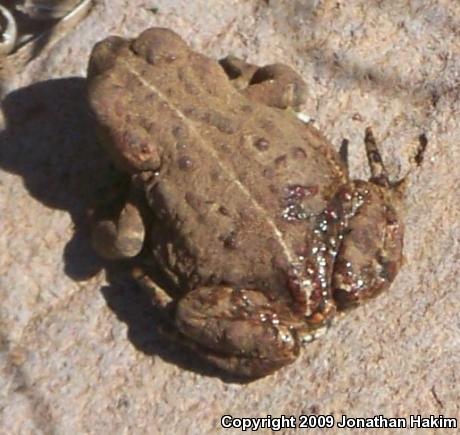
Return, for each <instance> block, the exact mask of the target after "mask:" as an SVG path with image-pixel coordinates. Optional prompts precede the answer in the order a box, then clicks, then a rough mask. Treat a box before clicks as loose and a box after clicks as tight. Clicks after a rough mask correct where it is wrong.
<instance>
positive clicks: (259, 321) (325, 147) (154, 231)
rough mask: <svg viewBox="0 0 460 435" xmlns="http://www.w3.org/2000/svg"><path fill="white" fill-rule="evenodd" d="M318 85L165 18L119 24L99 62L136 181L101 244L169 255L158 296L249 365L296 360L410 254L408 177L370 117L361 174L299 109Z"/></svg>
mask: <svg viewBox="0 0 460 435" xmlns="http://www.w3.org/2000/svg"><path fill="white" fill-rule="evenodd" d="M306 93H307V89H306V85H305V83H304V82H303V80H302V78H301V77H300V76H299V75H298V74H297V73H296V72H295V71H294V70H293V69H291V68H290V67H288V66H286V65H283V64H272V65H268V66H264V67H257V66H254V65H251V64H248V63H246V62H244V61H242V60H240V59H238V58H235V57H227V58H225V59H223V60H221V61H220V62H217V61H215V60H212V59H210V58H208V57H206V56H204V55H202V54H199V53H197V52H195V51H193V50H192V49H191V48H189V47H188V46H187V44H186V43H185V42H184V41H183V40H182V39H181V38H180V37H179V36H178V35H177V34H176V33H174V32H173V31H171V30H168V29H162V28H151V29H148V30H146V31H144V32H143V33H142V34H141V35H140V36H138V37H137V38H136V39H133V40H127V39H123V38H121V37H109V38H107V39H105V40H104V41H102V42H100V43H98V44H97V45H96V46H95V47H94V50H93V52H92V55H91V59H90V62H89V68H88V99H89V104H90V107H91V111H92V113H93V115H94V117H95V119H96V121H97V126H98V128H97V129H98V134H99V136H100V139H101V143H102V144H103V146H104V147H105V149H106V152H107V154H108V155H109V156H110V158H111V159H112V161H113V163H114V165H115V166H116V167H117V168H118V169H119V170H121V171H123V172H124V173H126V174H129V179H130V183H131V187H130V189H129V193H128V194H127V198H126V202H125V204H124V206H123V207H121V209H120V210H119V213H117V214H116V215H115V216H112V217H104V218H102V217H101V218H95V220H94V225H93V244H94V247H95V248H96V250H97V251H98V252H99V253H100V254H101V255H102V256H104V257H106V258H110V259H123V258H130V257H135V256H138V257H141V258H144V259H147V260H152V261H153V262H154V263H155V264H156V266H158V267H159V268H161V270H162V272H163V273H164V275H165V276H166V277H167V279H168V285H167V288H166V289H164V290H161V289H159V288H158V287H157V288H156V295H155V297H154V300H155V301H156V302H157V303H158V304H159V305H160V306H161V307H162V308H163V309H164V310H165V312H166V313H167V316H169V317H168V318H169V319H170V321H171V324H172V325H173V326H174V330H175V331H176V334H177V335H176V336H177V337H178V338H179V339H180V340H181V341H182V342H183V343H185V344H187V345H188V346H189V347H190V348H192V349H193V350H195V351H196V352H197V354H198V355H200V356H201V357H203V358H205V359H206V360H207V361H209V362H211V363H213V364H214V365H216V366H218V367H220V368H222V369H224V370H226V371H228V372H231V373H233V374H236V375H241V376H248V377H260V376H264V375H266V374H268V373H271V372H273V371H275V370H276V369H278V368H280V367H282V366H284V365H286V364H289V363H291V362H293V361H294V360H295V359H296V358H297V357H298V355H299V352H300V349H301V347H302V345H303V344H304V343H308V342H309V341H311V340H312V339H313V338H314V337H315V336H317V335H318V333H319V331H321V330H322V329H324V327H325V326H326V325H328V324H329V323H330V322H331V320H332V319H333V318H334V316H336V315H337V314H338V313H341V312H344V311H346V310H347V309H349V308H351V307H354V306H357V305H358V304H360V303H362V302H364V301H366V300H368V299H370V298H373V297H374V296H376V295H377V294H379V293H381V292H382V291H383V290H385V289H387V288H388V287H389V286H390V284H391V282H392V281H393V280H394V278H395V276H396V274H397V272H398V269H399V268H400V265H401V259H402V245H403V226H402V224H401V221H400V218H399V217H398V210H399V208H400V207H399V205H400V203H401V198H402V190H403V189H402V186H403V183H401V182H396V183H392V182H390V181H389V179H388V176H387V173H386V171H385V168H384V165H383V163H382V160H381V157H380V154H379V152H378V149H377V147H376V144H375V140H374V137H373V135H372V132H371V130H370V129H369V128H368V129H367V130H366V134H365V138H364V143H365V147H366V151H367V157H368V161H369V166H370V170H371V178H370V179H369V180H368V181H362V180H352V179H350V177H349V175H348V169H347V162H346V161H345V160H346V159H345V158H341V156H340V154H339V153H338V152H337V151H336V150H335V149H334V147H333V146H332V145H331V144H330V142H328V140H327V139H326V138H325V137H324V136H323V135H322V134H321V133H320V132H319V131H318V130H317V129H316V128H315V127H313V126H312V125H311V124H310V123H306V122H304V121H302V120H301V119H299V117H298V116H295V112H294V110H295V109H298V108H299V107H300V105H301V104H302V102H303V101H305V98H306ZM293 109H294V110H293ZM146 264H148V261H147V262H146ZM144 276H149V272H148V268H146V272H145V274H144ZM162 292H163V293H162Z"/></svg>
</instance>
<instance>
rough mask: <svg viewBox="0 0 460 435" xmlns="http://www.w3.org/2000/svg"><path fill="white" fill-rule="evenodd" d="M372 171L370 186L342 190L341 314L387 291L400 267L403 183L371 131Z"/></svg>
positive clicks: (336, 287)
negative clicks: (393, 173)
mask: <svg viewBox="0 0 460 435" xmlns="http://www.w3.org/2000/svg"><path fill="white" fill-rule="evenodd" d="M364 142H365V146H366V154H367V158H368V161H369V167H370V170H371V178H370V180H369V181H368V182H365V181H361V180H357V181H354V182H353V189H352V190H353V193H347V192H342V193H341V194H342V195H345V196H347V195H348V198H342V200H343V201H342V205H343V207H344V208H345V210H344V211H345V213H344V216H345V220H346V221H347V222H346V228H347V230H346V232H345V234H343V235H342V237H343V240H342V243H341V245H340V248H339V250H338V253H337V257H336V262H335V265H334V271H333V275H332V291H333V297H334V300H335V302H336V304H337V308H338V309H339V310H343V309H346V308H349V307H351V306H354V305H357V304H358V303H360V302H363V301H364V300H367V299H369V298H372V297H374V296H376V295H378V294H379V293H381V292H382V291H384V290H386V289H387V288H388V287H389V286H390V284H391V282H392V281H393V280H394V278H395V277H396V274H397V273H398V270H399V268H400V267H401V264H402V258H403V257H402V249H403V237H404V228H403V224H402V222H401V219H400V216H399V213H400V210H401V201H402V197H403V190H404V180H405V178H404V179H403V180H400V181H397V182H390V180H389V178H388V174H387V171H386V169H385V167H384V164H383V162H382V158H381V156H380V153H379V151H378V148H377V145H376V142H375V139H374V136H373V134H372V131H371V129H370V128H367V129H366V134H365V139H364Z"/></svg>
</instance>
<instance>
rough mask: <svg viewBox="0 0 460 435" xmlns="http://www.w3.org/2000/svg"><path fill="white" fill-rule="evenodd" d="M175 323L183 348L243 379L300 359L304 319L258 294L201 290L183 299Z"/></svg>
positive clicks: (259, 375) (282, 305) (207, 288)
mask: <svg viewBox="0 0 460 435" xmlns="http://www.w3.org/2000/svg"><path fill="white" fill-rule="evenodd" d="M174 320H175V324H176V325H177V328H178V330H179V331H180V332H181V334H183V339H184V340H187V341H186V342H185V343H184V344H186V345H188V347H190V348H192V349H193V350H195V351H196V352H198V353H199V354H200V355H201V356H202V357H203V358H204V359H206V360H207V361H209V362H211V363H212V364H214V365H216V366H218V367H220V368H221V369H223V370H225V371H227V372H230V373H233V374H236V375H239V376H245V377H251V378H254V377H261V376H264V375H267V374H269V373H271V372H273V371H275V370H276V369H278V368H280V367H282V366H284V365H287V364H290V363H291V362H293V361H294V360H295V359H296V358H297V356H298V355H299V347H300V345H299V343H300V339H299V337H298V335H297V332H296V328H297V327H301V326H302V324H301V322H300V320H299V319H298V318H296V317H295V316H294V315H293V314H292V312H291V311H290V310H289V307H288V306H287V305H285V304H283V303H282V302H276V301H272V300H270V299H269V298H268V297H267V295H265V294H264V293H262V292H260V291H257V290H235V289H232V288H230V287H225V286H217V287H202V288H198V289H196V290H194V291H192V292H190V293H188V294H187V295H185V296H184V297H183V298H182V299H181V300H179V302H178V304H177V307H176V311H175V319H174Z"/></svg>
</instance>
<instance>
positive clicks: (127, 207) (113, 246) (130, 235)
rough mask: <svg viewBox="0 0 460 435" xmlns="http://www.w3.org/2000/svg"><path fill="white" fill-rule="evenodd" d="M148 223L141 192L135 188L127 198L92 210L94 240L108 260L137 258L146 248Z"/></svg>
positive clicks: (98, 249)
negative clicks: (143, 248)
mask: <svg viewBox="0 0 460 435" xmlns="http://www.w3.org/2000/svg"><path fill="white" fill-rule="evenodd" d="M144 239H145V224H144V220H143V217H142V213H141V210H140V198H139V193H138V192H136V191H135V190H134V188H133V187H131V189H130V191H129V193H128V196H127V199H125V198H124V197H123V195H122V197H121V200H119V201H109V204H104V205H101V206H99V207H98V208H97V209H96V210H94V211H92V212H91V242H92V245H93V247H94V249H95V251H96V252H97V253H98V254H99V255H100V256H101V257H103V258H106V259H108V260H119V259H124V258H132V257H135V256H136V255H137V254H139V252H140V251H141V250H142V247H143V244H144Z"/></svg>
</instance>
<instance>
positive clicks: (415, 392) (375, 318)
mask: <svg viewBox="0 0 460 435" xmlns="http://www.w3.org/2000/svg"><path fill="white" fill-rule="evenodd" d="M105 3H106V5H105V6H104V4H103V2H102V1H101V2H97V5H96V7H95V9H94V10H93V11H92V12H91V14H90V16H89V17H88V18H87V19H86V20H85V21H83V22H82V23H81V24H80V25H79V26H78V27H77V28H76V29H75V30H73V31H72V32H70V33H68V34H67V35H65V37H63V38H62V39H61V40H60V41H59V42H58V43H56V44H54V45H52V46H50V45H48V46H46V47H38V49H37V53H38V56H37V57H36V58H35V59H34V60H33V61H32V62H30V63H29V64H28V65H27V66H25V67H20V66H18V65H20V62H19V61H18V60H14V59H13V60H14V61H15V62H16V67H15V66H14V62H13V63H12V64H11V65H10V67H9V68H10V69H8V70H6V69H5V68H4V69H3V70H4V72H5V71H9V72H8V73H5V74H6V77H5V79H4V81H3V83H2V84H1V85H2V88H3V92H4V95H5V97H4V99H3V101H2V117H3V121H1V120H0V122H3V125H4V128H3V129H2V130H0V271H1V276H0V334H1V337H0V339H1V342H0V346H1V347H0V432H1V433H8V434H38V433H44V434H51V433H57V434H68V433H76V434H99V433H111V434H128V433H129V434H143V433H212V432H214V431H215V430H216V429H218V428H219V427H220V417H221V415H222V414H232V415H234V416H252V417H256V416H266V415H267V414H271V415H273V416H279V415H280V414H288V415H299V414H304V413H322V414H334V415H335V416H336V417H337V418H339V417H340V416H341V415H342V414H347V415H350V416H362V417H372V416H374V415H377V414H383V415H385V416H387V417H397V416H400V417H407V416H409V415H410V414H423V415H425V416H429V415H430V414H434V415H438V414H442V415H444V416H450V417H460V386H459V382H460V379H459V377H460V313H459V312H460V288H459V287H460V286H459V283H460V279H459V276H458V271H459V269H460V268H459V266H460V246H459V245H460V226H459V217H460V207H459V201H460V193H459V192H460V169H459V165H460V4H459V3H458V2H457V1H455V0H451V1H448V0H438V1H430V0H419V1H415V0H408V1H397V0H394V1H391V0H387V1H370V0H362V1H358V0H347V1H337V0H336V1H327V0H325V1H315V0H302V1H301V0H291V1H289V0H285V1H281V0H278V1H277V0H270V1H269V2H268V1H263V0H246V1H245V0H212V1H209V0H195V1H192V2H191V1H187V0H176V1H174V0H136V1H122V0H110V2H105ZM108 5H110V6H108ZM149 8H157V9H155V10H153V11H152V10H149ZM148 26H166V27H170V28H172V29H174V30H176V31H177V32H179V33H180V34H181V35H182V36H183V37H184V38H185V39H186V40H187V41H189V42H190V43H191V44H192V45H193V46H194V47H195V48H196V49H198V50H200V51H203V52H204V53H206V54H208V55H210V56H214V57H220V56H223V55H226V54H227V53H233V54H236V55H239V56H242V57H244V58H246V59H248V60H250V61H252V62H256V63H270V62H274V61H282V62H286V63H288V64H291V65H292V66H294V67H295V68H296V69H297V70H298V71H299V72H301V74H302V75H303V77H304V78H305V80H306V82H307V84H308V86H309V93H310V97H309V100H308V102H307V103H306V105H305V107H304V111H305V112H306V113H307V114H308V115H310V116H311V117H312V118H314V119H315V120H316V125H317V126H319V127H320V128H321V129H322V130H323V131H324V132H325V133H326V134H327V136H328V137H329V138H330V139H331V141H332V142H333V144H334V145H335V146H337V147H338V146H339V144H340V142H341V140H342V139H343V138H344V137H346V138H348V139H349V140H350V154H351V167H352V172H353V174H354V175H355V176H366V175H367V167H366V164H365V156H364V149H363V146H362V136H363V130H364V128H365V126H367V125H372V126H373V127H374V131H375V133H376V135H377V136H378V138H379V140H380V143H381V149H382V152H383V157H384V160H385V162H386V163H387V167H388V169H389V171H390V173H391V174H392V176H393V177H394V178H398V177H400V176H402V175H404V174H405V173H406V172H407V171H408V170H409V168H410V167H411V165H410V163H409V160H410V158H411V156H412V155H413V154H414V152H415V150H416V149H417V146H418V137H419V135H420V134H423V133H424V134H426V136H427V138H428V148H427V153H426V157H425V162H424V164H423V166H422V167H421V168H420V169H418V170H415V171H414V172H413V173H412V175H411V178H410V183H409V188H408V192H407V214H406V216H405V224H406V227H407V230H406V238H405V241H406V248H405V256H406V260H407V262H406V264H405V266H404V268H403V269H402V270H401V272H400V274H399V275H398V277H397V279H396V281H395V282H394V285H393V286H392V288H391V290H390V291H389V292H388V293H387V294H385V295H383V296H381V297H379V298H378V299H377V300H375V301H373V302H371V303H370V304H368V305H367V306H365V307H362V308H359V309H357V310H355V311H354V312H352V313H350V314H349V315H348V316H347V317H346V318H344V319H342V320H341V321H340V322H337V323H336V325H335V326H334V327H333V328H332V329H331V330H330V331H329V333H328V334H327V335H326V336H325V337H323V338H322V339H321V340H318V341H316V342H315V343H313V344H311V345H310V346H309V347H307V348H306V350H305V351H304V353H303V356H302V357H301V358H300V359H299V360H298V361H297V362H296V363H294V364H293V365H291V366H289V367H287V368H285V369H283V370H281V371H279V372H278V373H276V374H275V375H273V376H271V377H268V378H265V379H262V380H259V381H257V382H254V383H252V384H248V385H241V384H238V383H232V382H226V381H228V380H225V379H224V380H222V379H221V378H220V377H218V376H216V373H215V372H214V371H213V370H211V369H209V368H206V367H203V366H202V364H201V363H198V362H196V361H194V359H193V356H192V355H190V354H188V353H185V352H183V351H181V350H179V349H177V348H176V347H175V346H174V345H172V344H169V343H165V342H164V341H162V340H161V339H159V338H158V337H157V336H156V333H155V315H154V313H153V312H152V309H151V308H150V306H149V303H148V300H147V299H146V298H145V297H144V296H143V295H142V294H141V293H140V292H139V291H138V290H137V289H136V287H135V286H134V285H133V284H132V283H131V282H130V281H129V280H128V278H127V277H126V274H125V273H124V272H123V271H122V270H119V269H117V268H115V269H114V268H113V267H112V268H111V270H110V273H109V274H108V275H107V277H108V278H110V279H108V280H106V278H105V276H106V275H105V273H104V269H103V264H102V263H101V262H100V261H99V260H98V259H97V258H96V257H95V255H94V254H93V253H92V252H91V249H90V247H89V244H88V237H87V232H86V218H85V214H84V209H85V205H86V204H87V201H88V199H89V198H90V197H92V196H93V195H94V194H95V193H97V192H96V188H98V187H99V186H100V185H101V184H102V183H103V180H104V177H103V175H104V170H105V168H106V162H105V160H104V158H103V156H102V155H101V153H100V152H99V150H98V148H97V146H96V144H95V139H94V134H93V132H92V131H91V129H90V127H89V123H88V119H87V117H86V109H85V104H84V101H83V92H84V79H83V78H84V76H85V68H86V62H87V59H88V55H89V52H90V49H91V47H92V46H93V44H94V43H95V42H96V41H98V40H100V39H101V38H103V37H105V36H107V35H109V34H112V33H117V34H121V35H131V36H133V35H136V34H137V33H138V32H140V31H141V30H143V29H144V28H146V27H148ZM332 432H333V431H331V433H332ZM310 433H314V431H311V432H310ZM363 433H364V432H363ZM388 433H390V432H388ZM392 433H394V432H392ZM424 433H430V431H426V432H424Z"/></svg>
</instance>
